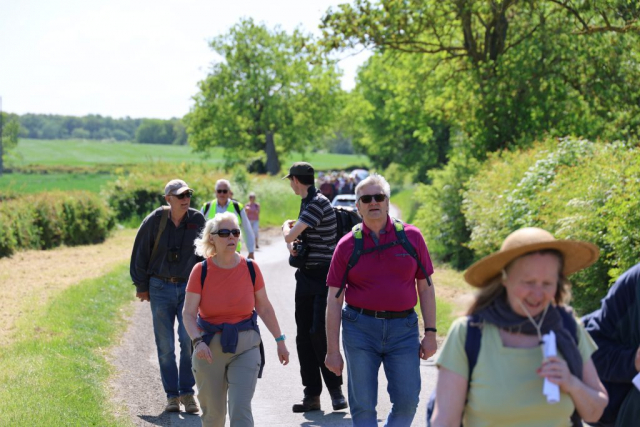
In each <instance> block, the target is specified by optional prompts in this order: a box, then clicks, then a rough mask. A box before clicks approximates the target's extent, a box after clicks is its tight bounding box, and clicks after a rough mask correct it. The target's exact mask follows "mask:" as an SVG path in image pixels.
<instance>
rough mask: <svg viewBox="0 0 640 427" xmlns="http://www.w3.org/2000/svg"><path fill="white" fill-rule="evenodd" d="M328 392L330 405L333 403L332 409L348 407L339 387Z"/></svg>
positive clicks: (337, 409)
mask: <svg viewBox="0 0 640 427" xmlns="http://www.w3.org/2000/svg"><path fill="white" fill-rule="evenodd" d="M329 394H330V395H331V405H333V410H334V411H339V410H340V409H346V408H348V407H349V405H348V404H347V399H345V398H344V394H342V390H341V389H336V390H329Z"/></svg>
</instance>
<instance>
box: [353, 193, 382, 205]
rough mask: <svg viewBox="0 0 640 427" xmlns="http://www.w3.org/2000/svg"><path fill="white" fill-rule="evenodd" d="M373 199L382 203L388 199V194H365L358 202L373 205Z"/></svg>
mask: <svg viewBox="0 0 640 427" xmlns="http://www.w3.org/2000/svg"><path fill="white" fill-rule="evenodd" d="M372 199H375V201H376V202H378V203H381V202H384V201H385V200H386V199H387V195H386V194H374V195H371V194H365V195H364V196H360V198H359V199H358V200H360V201H361V202H362V203H371V200H372Z"/></svg>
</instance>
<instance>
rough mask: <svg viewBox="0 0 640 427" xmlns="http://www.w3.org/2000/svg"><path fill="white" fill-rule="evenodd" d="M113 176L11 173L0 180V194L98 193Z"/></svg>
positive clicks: (100, 174)
mask: <svg viewBox="0 0 640 427" xmlns="http://www.w3.org/2000/svg"><path fill="white" fill-rule="evenodd" d="M112 179H114V176H113V175H111V174H107V173H46V174H31V173H11V174H5V175H3V176H2V177H1V178H0V193H2V192H5V191H7V192H8V191H11V192H16V193H23V194H24V193H29V194H31V193H40V192H42V191H51V190H69V191H70V190H86V191H91V192H94V193H97V192H99V191H100V190H101V189H102V186H103V185H104V184H106V183H107V182H108V181H110V180H112Z"/></svg>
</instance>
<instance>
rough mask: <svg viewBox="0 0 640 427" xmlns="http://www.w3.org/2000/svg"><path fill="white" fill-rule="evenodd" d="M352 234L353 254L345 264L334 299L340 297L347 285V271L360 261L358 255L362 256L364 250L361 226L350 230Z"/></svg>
mask: <svg viewBox="0 0 640 427" xmlns="http://www.w3.org/2000/svg"><path fill="white" fill-rule="evenodd" d="M351 232H352V233H353V240H354V244H353V252H352V253H351V257H350V258H349V262H348V263H347V268H346V269H345V271H344V275H343V276H342V283H341V284H340V289H339V290H338V293H337V294H336V298H338V297H340V294H341V293H342V291H343V290H344V287H345V286H346V285H347V275H348V274H349V270H351V269H352V268H353V266H354V265H356V264H357V263H358V260H359V259H360V255H362V252H363V248H364V240H363V236H362V224H361V223H360V224H356V225H354V226H353V228H352V229H351Z"/></svg>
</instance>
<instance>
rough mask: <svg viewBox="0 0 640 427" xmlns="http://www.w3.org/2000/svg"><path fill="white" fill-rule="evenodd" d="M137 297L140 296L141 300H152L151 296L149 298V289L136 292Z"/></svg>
mask: <svg viewBox="0 0 640 427" xmlns="http://www.w3.org/2000/svg"><path fill="white" fill-rule="evenodd" d="M136 298H139V299H140V302H143V301H151V298H149V291H147V292H136Z"/></svg>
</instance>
